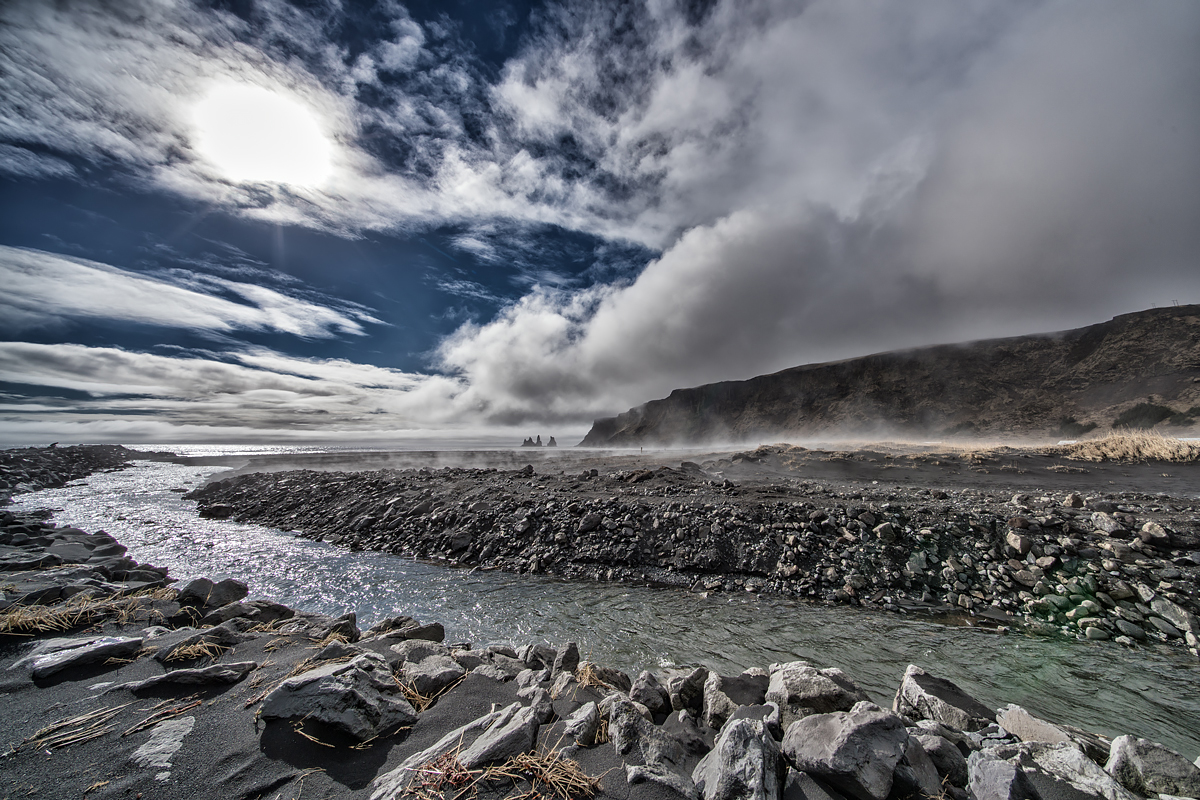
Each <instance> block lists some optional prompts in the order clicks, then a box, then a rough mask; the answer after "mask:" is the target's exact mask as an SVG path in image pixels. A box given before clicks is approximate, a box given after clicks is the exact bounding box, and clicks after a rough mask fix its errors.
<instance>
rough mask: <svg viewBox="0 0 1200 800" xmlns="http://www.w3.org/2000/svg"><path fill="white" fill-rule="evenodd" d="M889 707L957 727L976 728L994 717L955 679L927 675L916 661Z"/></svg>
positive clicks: (908, 670) (907, 715)
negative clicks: (953, 680)
mask: <svg viewBox="0 0 1200 800" xmlns="http://www.w3.org/2000/svg"><path fill="white" fill-rule="evenodd" d="M892 710H893V711H895V712H896V713H897V714H903V715H904V716H906V717H908V718H910V719H930V720H934V721H935V722H940V723H942V724H943V725H949V726H950V727H951V728H957V729H958V730H960V731H977V730H979V729H980V728H983V727H985V726H987V725H989V724H991V723H992V722H994V721H995V719H996V715H995V714H993V713H992V711H991V709H989V708H988V707H987V706H985V705H984V704H983V703H980V702H979V701H978V700H976V699H975V698H973V697H971V696H970V695H969V694H967V693H966V692H964V691H963V690H962V689H960V688H959V687H958V686H957V685H956V684H955V683H953V682H951V681H948V680H946V679H945V678H938V677H936V676H933V675H930V674H929V673H928V672H926V671H925V670H923V669H921V668H920V667H918V666H916V665H915V664H910V665H909V666H908V669H907V670H905V672H904V679H903V680H901V681H900V688H899V689H898V690H897V691H896V698H895V700H893V701H892Z"/></svg>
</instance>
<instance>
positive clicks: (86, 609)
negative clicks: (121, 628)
mask: <svg viewBox="0 0 1200 800" xmlns="http://www.w3.org/2000/svg"><path fill="white" fill-rule="evenodd" d="M173 591H174V590H170V589H168V590H163V589H149V590H145V591H141V592H135V593H134V594H128V595H124V596H121V597H100V598H97V597H92V596H91V595H88V594H77V595H75V596H74V597H71V598H68V599H67V600H64V601H63V602H61V603H55V604H52V605H27V606H13V607H12V608H9V609H7V610H6V611H4V612H3V613H0V634H9V635H15V636H33V635H36V634H39V633H52V632H57V631H68V630H71V629H73V628H80V627H84V626H86V625H91V624H93V623H95V622H98V621H100V620H106V619H112V620H113V621H115V622H117V623H118V624H121V625H124V624H126V623H129V622H132V621H133V620H134V619H136V618H137V614H138V611H139V610H140V609H141V605H142V602H143V601H145V600H158V599H163V596H164V592H173Z"/></svg>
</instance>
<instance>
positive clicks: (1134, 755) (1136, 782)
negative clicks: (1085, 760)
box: [1104, 736, 1200, 797]
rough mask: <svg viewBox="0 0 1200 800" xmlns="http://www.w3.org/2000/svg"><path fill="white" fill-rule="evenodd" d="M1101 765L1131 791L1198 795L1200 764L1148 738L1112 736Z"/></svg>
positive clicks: (1199, 788) (1199, 794) (1199, 792)
mask: <svg viewBox="0 0 1200 800" xmlns="http://www.w3.org/2000/svg"><path fill="white" fill-rule="evenodd" d="M1104 769H1105V770H1106V771H1107V772H1108V773H1109V774H1110V775H1112V776H1113V777H1114V778H1116V779H1117V780H1118V781H1119V782H1120V783H1121V785H1122V786H1124V787H1125V788H1126V789H1129V790H1130V791H1131V792H1137V793H1138V794H1150V793H1152V792H1154V793H1157V794H1170V795H1182V796H1184V797H1200V768H1197V767H1196V765H1195V764H1193V763H1192V762H1190V761H1188V760H1187V759H1186V758H1185V757H1183V756H1182V755H1180V754H1179V753H1176V752H1175V751H1174V750H1171V749H1169V748H1167V747H1164V746H1163V745H1161V744H1157V743H1155V742H1151V741H1149V740H1148V739H1136V738H1134V737H1132V736H1118V737H1117V738H1116V739H1113V743H1112V748H1111V749H1110V750H1109V756H1108V763H1107V764H1105V765H1104Z"/></svg>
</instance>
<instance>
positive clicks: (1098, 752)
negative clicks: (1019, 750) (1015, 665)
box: [996, 703, 1112, 762]
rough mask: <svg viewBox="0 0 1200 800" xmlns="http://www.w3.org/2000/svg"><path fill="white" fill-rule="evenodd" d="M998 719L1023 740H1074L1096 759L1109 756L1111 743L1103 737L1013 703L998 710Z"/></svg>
mask: <svg viewBox="0 0 1200 800" xmlns="http://www.w3.org/2000/svg"><path fill="white" fill-rule="evenodd" d="M996 722H997V723H998V724H999V725H1000V727H1002V728H1004V730H1006V731H1008V732H1009V733H1011V734H1012V735H1013V736H1016V737H1017V738H1018V739H1020V740H1021V741H1023V742H1051V743H1054V742H1072V743H1074V744H1075V745H1076V746H1078V747H1080V748H1082V749H1083V751H1084V752H1085V753H1087V755H1088V757H1089V758H1091V759H1092V760H1093V761H1097V762H1099V761H1103V760H1104V759H1105V758H1107V757H1108V751H1109V747H1110V745H1111V744H1112V743H1111V742H1110V741H1109V740H1108V739H1106V738H1104V737H1103V736H1099V735H1097V734H1094V733H1088V732H1087V731H1082V730H1080V729H1078V728H1073V727H1071V726H1070V725H1055V724H1054V723H1053V722H1047V721H1046V720H1044V719H1039V718H1038V717H1035V716H1034V715H1032V714H1030V713H1029V712H1028V711H1026V710H1025V709H1024V708H1021V706H1018V705H1015V704H1012V703H1010V704H1009V705H1007V706H1004V707H1003V708H1001V709H999V710H998V711H997V712H996Z"/></svg>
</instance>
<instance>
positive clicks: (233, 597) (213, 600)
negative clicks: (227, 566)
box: [177, 578, 250, 608]
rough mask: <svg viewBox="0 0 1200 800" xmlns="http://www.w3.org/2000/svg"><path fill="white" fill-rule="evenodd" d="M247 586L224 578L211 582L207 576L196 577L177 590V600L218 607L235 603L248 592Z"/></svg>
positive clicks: (187, 603) (207, 606) (189, 603)
mask: <svg viewBox="0 0 1200 800" xmlns="http://www.w3.org/2000/svg"><path fill="white" fill-rule="evenodd" d="M249 591H250V590H249V588H248V587H247V586H246V584H244V583H242V582H241V581H238V580H234V579H233V578H226V579H225V580H223V581H218V582H217V583H213V582H212V581H210V580H209V579H208V578H196V579H195V580H193V581H189V582H188V583H187V585H185V586H184V587H183V588H182V589H180V590H179V597H178V598H177V599H178V601H179V602H180V603H182V604H184V605H194V606H202V607H205V608H220V607H221V606H227V605H229V604H230V603H236V602H237V601H238V600H241V599H242V598H244V597H245V596H246V595H247V594H249Z"/></svg>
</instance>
